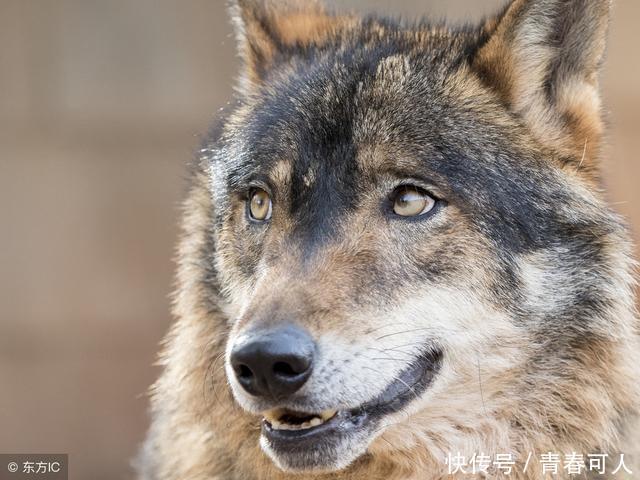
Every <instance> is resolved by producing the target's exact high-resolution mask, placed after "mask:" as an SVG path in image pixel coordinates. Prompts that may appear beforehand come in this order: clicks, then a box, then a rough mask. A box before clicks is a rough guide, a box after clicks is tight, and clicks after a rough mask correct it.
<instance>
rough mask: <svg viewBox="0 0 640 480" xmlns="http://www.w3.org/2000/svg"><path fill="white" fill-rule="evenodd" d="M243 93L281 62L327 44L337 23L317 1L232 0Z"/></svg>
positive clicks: (232, 15) (259, 82) (260, 81)
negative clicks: (303, 51)
mask: <svg viewBox="0 0 640 480" xmlns="http://www.w3.org/2000/svg"><path fill="white" fill-rule="evenodd" d="M230 10H231V18H232V20H233V23H234V24H235V30H236V37H237V39H238V45H239V50H240V56H241V57H242V60H243V62H244V71H243V78H242V83H243V91H251V89H252V88H253V87H255V86H257V85H260V84H261V83H262V81H263V80H264V77H265V76H266V75H267V73H268V72H269V70H270V69H272V68H273V67H274V66H275V65H276V64H277V63H278V61H281V60H286V59H287V58H288V57H290V56H292V55H294V54H295V52H296V50H300V49H304V48H305V47H308V46H310V45H319V44H322V43H323V42H325V41H326V40H327V39H328V38H329V36H330V34H331V32H332V31H333V30H334V29H335V28H336V26H337V24H338V17H335V16H333V15H329V14H327V13H326V12H325V11H324V9H323V7H322V5H320V3H319V2H318V1H316V0H232V1H231V8H230Z"/></svg>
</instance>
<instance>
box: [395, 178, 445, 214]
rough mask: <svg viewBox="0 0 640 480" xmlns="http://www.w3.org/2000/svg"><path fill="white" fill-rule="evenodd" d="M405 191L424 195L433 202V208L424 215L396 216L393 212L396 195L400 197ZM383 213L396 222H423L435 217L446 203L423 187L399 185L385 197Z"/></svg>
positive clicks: (406, 184)
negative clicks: (414, 191)
mask: <svg viewBox="0 0 640 480" xmlns="http://www.w3.org/2000/svg"><path fill="white" fill-rule="evenodd" d="M406 190H416V191H418V192H420V193H422V194H424V195H427V196H429V197H431V198H432V199H433V201H434V205H433V208H432V209H431V210H429V211H428V212H426V213H423V214H421V215H413V216H404V215H398V214H397V213H396V212H395V211H394V208H393V207H394V204H395V201H396V199H397V198H398V195H400V194H401V193H402V192H404V191H406ZM385 203H386V205H385V211H386V213H387V215H388V216H389V217H391V218H393V219H394V220H398V221H402V222H422V221H424V220H427V219H429V218H431V217H432V216H433V215H435V214H436V213H437V212H439V211H440V210H441V209H442V207H443V206H445V205H446V202H445V201H444V200H442V199H441V198H439V197H438V196H436V195H434V194H433V193H431V192H430V191H429V190H428V189H426V188H425V187H422V186H420V185H416V184H414V183H401V184H400V185H397V186H396V187H395V188H394V189H393V190H391V192H390V193H389V195H388V197H387V201H386V202H385Z"/></svg>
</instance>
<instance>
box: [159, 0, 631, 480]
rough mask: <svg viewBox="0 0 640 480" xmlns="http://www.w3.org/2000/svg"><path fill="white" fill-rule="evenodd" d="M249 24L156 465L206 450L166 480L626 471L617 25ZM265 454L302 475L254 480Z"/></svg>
mask: <svg viewBox="0 0 640 480" xmlns="http://www.w3.org/2000/svg"><path fill="white" fill-rule="evenodd" d="M232 12H233V18H234V20H235V23H236V26H237V32H238V38H239V43H240V50H241V53H242V55H243V58H244V60H245V67H244V70H243V74H242V79H241V82H240V83H241V86H240V88H239V91H238V103H237V106H236V107H235V108H234V110H233V111H232V112H231V113H230V114H229V115H228V118H227V119H226V120H225V123H224V126H223V128H222V132H221V134H220V135H219V136H218V137H217V138H216V139H215V140H212V141H211V142H210V143H209V144H207V145H206V147H205V148H204V149H203V155H202V158H201V160H200V161H199V162H198V164H197V166H196V170H195V174H194V184H193V187H192V190H191V194H190V196H189V199H188V201H187V206H186V216H185V240H184V241H183V243H182V246H181V250H180V252H181V267H180V271H179V292H178V297H177V302H176V304H177V308H176V313H177V314H178V316H179V322H178V323H177V324H176V327H175V329H174V331H173V333H172V334H171V336H170V339H169V343H168V347H167V351H166V353H165V357H164V358H165V362H166V364H167V371H166V373H165V375H164V376H163V378H162V379H161V380H160V381H159V382H158V384H157V385H156V390H155V399H154V409H155V410H154V411H155V415H156V419H157V420H156V421H155V423H154V428H153V429H152V434H151V435H150V440H149V441H148V445H147V451H148V454H149V456H152V457H153V456H159V455H158V451H160V450H162V445H163V442H162V440H161V439H162V438H163V437H164V436H165V435H168V431H169V430H170V428H171V427H169V425H171V426H172V428H173V432H174V433H173V444H174V445H176V444H177V445H182V447H183V448H185V449H189V447H188V445H189V444H191V445H195V444H198V447H197V449H196V452H194V451H193V450H192V451H191V453H190V454H189V455H188V456H187V457H188V460H187V458H183V459H182V466H180V465H181V462H180V461H176V460H174V461H173V463H172V464H171V467H165V469H164V470H163V469H162V468H163V467H161V466H156V467H155V468H156V469H157V471H156V474H155V475H157V477H158V478H174V476H173V475H175V476H176V477H180V478H183V476H184V472H187V471H190V472H193V471H198V472H202V478H205V476H206V475H211V474H213V473H215V472H216V471H219V472H222V471H224V472H227V475H230V474H229V473H228V472H236V473H235V475H236V476H237V478H280V477H277V476H278V475H281V474H279V473H278V471H279V470H281V471H286V472H297V473H300V472H310V473H311V472H313V473H318V472H328V471H336V470H341V469H345V468H347V467H350V468H349V469H348V470H347V471H348V472H351V473H350V474H352V475H354V476H353V478H374V477H372V476H367V475H371V472H372V471H373V470H372V469H376V468H377V469H378V470H380V468H381V467H380V465H381V464H382V463H385V465H387V467H388V466H389V465H400V464H401V463H402V461H401V460H397V458H398V457H402V456H405V457H408V458H409V459H410V460H411V462H404V464H403V466H402V468H404V469H405V470H404V474H403V475H404V476H403V477H401V478H409V475H408V474H407V471H408V470H416V469H417V470H419V471H418V472H414V473H416V474H420V475H421V476H420V478H430V477H429V475H431V476H432V477H433V478H436V477H437V475H438V474H439V473H438V472H441V470H442V466H443V465H442V462H443V459H444V458H445V457H446V455H447V453H448V452H463V453H466V454H468V455H469V456H471V454H473V453H481V452H483V453H491V452H494V453H495V452H500V451H503V452H516V453H521V452H526V451H528V450H531V449H540V450H543V449H545V450H544V451H549V450H552V451H553V450H554V449H556V450H560V451H563V450H562V449H573V450H572V451H584V453H590V452H591V451H593V450H594V449H607V448H614V449H622V450H624V448H625V445H624V444H623V443H620V442H624V440H623V434H622V433H621V430H620V425H623V424H628V423H629V422H630V421H631V420H630V419H632V418H635V415H636V414H637V410H636V408H637V400H638V394H637V390H635V389H636V388H637V387H636V386H635V385H634V384H633V382H632V381H631V379H632V377H633V375H634V374H635V375H637V373H638V372H637V367H636V365H637V364H638V363H637V361H638V352H639V349H638V322H637V320H636V318H635V316H634V309H633V294H632V280H631V276H630V264H631V261H630V260H629V257H628V253H629V242H628V239H627V234H626V232H625V230H624V228H623V226H622V225H621V222H620V221H619V219H618V218H617V217H616V216H615V215H614V214H613V213H611V211H610V210H609V209H608V208H607V206H606V205H605V204H604V202H603V200H602V198H601V194H600V191H599V188H598V185H599V179H598V175H597V158H598V151H599V145H600V136H601V120H600V114H599V103H598V94H597V73H598V67H599V64H600V62H601V59H602V55H603V50H604V37H605V32H606V25H607V18H608V2H607V1H604V0H602V1H600V0H599V1H586V0H572V1H568V2H567V1H560V0H516V1H514V2H513V3H511V4H510V5H509V6H508V7H507V8H506V9H505V11H504V12H502V13H501V14H500V15H498V16H497V17H495V18H493V19H491V20H490V21H487V22H485V23H484V24H482V25H481V26H479V27H477V28H464V29H451V28H447V27H445V26H444V25H431V24H427V23H417V24H409V23H404V22H399V21H392V20H388V19H377V18H373V17H368V18H358V17H355V16H338V15H333V14H328V13H326V12H325V11H324V10H323V9H322V8H321V7H320V6H318V5H317V4H316V3H312V2H307V1H303V0H300V1H293V2H275V1H273V2H270V1H259V0H239V1H238V2H237V3H235V4H234V6H233V7H232ZM217 357H219V358H220V359H221V361H222V362H223V363H224V367H223V370H224V372H225V373H226V380H225V378H224V376H223V374H222V373H221V372H222V368H218V369H217V370H218V371H217V372H212V369H211V368H210V366H211V361H212V360H213V359H214V358H217ZM178 379H181V380H178ZM172 382H174V383H173V385H174V386H175V385H181V387H180V388H179V389H178V390H179V391H171V392H168V390H170V389H171V387H170V385H171V384H172ZM176 382H179V383H176ZM227 382H228V384H229V386H230V389H231V391H232V394H233V399H232V398H230V397H229V396H224V394H223V397H222V398H221V397H219V395H220V392H219V390H220V389H223V390H224V383H227ZM203 385H205V387H204V388H205V391H206V390H207V389H209V388H212V389H213V390H215V392H216V399H215V400H212V401H211V402H212V403H207V402H204V403H205V404H206V405H203V400H202V399H198V398H199V397H198V394H197V393H196V392H198V393H202V390H203ZM210 385H213V387H210ZM186 405H189V406H190V407H189V408H186ZM236 405H239V407H240V408H238V407H237V406H236ZM189 411H190V412H191V413H189ZM207 411H213V412H214V416H215V415H216V414H217V415H219V416H227V417H228V418H226V419H225V420H228V419H229V418H232V419H235V420H234V422H235V425H233V426H231V425H230V422H227V423H225V422H224V421H223V419H222V418H218V419H217V420H216V419H211V418H210V414H207V413H206V412H207ZM216 412H217V413H216ZM191 415H193V416H191ZM203 418H205V419H206V420H203ZM587 418H588V422H587V421H586V419H587ZM625 422H626V423H625ZM223 424H224V425H225V426H224V427H223V426H222V425H223ZM189 425H190V427H191V430H190V433H189V434H188V435H186V434H184V433H183V434H180V433H175V432H176V431H178V432H183V431H184V430H185V427H187V426H189ZM196 425H197V427H196ZM194 432H200V433H194ZM176 435H177V437H178V438H176ZM198 438H199V439H200V440H198ZM258 443H259V444H260V446H261V448H262V450H263V451H264V452H265V453H266V454H267V456H268V457H269V458H270V459H271V460H272V462H273V463H274V464H275V465H276V466H277V470H273V469H270V467H268V466H266V464H264V463H260V460H256V459H252V460H251V461H249V462H246V460H247V458H249V456H250V455H254V454H255V448H256V445H257V444H258ZM203 445H204V446H203ZM629 445H630V444H629ZM194 448H195V447H194ZM501 449H502V450H501ZM234 452H235V453H234ZM248 452H251V453H248ZM398 452H400V454H398ZM408 452H409V453H408ZM236 453H237V455H238V459H240V458H242V459H244V461H245V462H246V463H244V464H242V465H240V463H242V462H241V461H240V460H238V459H237V460H236V461H234V459H233V456H234V454H236ZM394 455H395V456H396V460H395V461H394V460H393V458H394ZM212 457H216V458H219V459H220V460H219V462H218V464H219V465H218V466H216V465H212V464H211V462H212V460H211V458H212ZM205 458H209V460H207V461H205V460H204V459H205ZM525 458H526V454H525ZM381 459H384V461H383V460H381ZM356 461H357V462H356ZM354 462H355V463H354ZM376 462H377V463H376ZM257 464H260V465H261V466H260V468H258V467H257V466H256V465H257ZM187 465H188V466H189V468H190V469H191V470H189V469H187ZM375 465H377V466H375ZM409 465H411V466H409ZM194 468H195V469H196V470H193V469H194ZM388 468H392V467H388ZM393 468H395V467H393ZM398 468H400V467H398ZM158 472H165V473H164V474H162V473H158ZM176 472H183V473H182V474H181V475H182V476H181V475H178V474H177V473H176ZM239 472H242V473H239ZM366 472H368V474H367V473H366ZM359 474H361V475H362V476H361V477H359V476H357V475H359ZM345 475H346V473H345ZM534 475H535V472H534ZM190 478H191V477H190ZM198 478H200V477H198ZM206 478H209V477H206ZM224 478H229V477H224ZM233 478H236V477H233ZM283 478H284V477H283ZM345 478H346V477H345ZM531 478H535V476H534V477H531Z"/></svg>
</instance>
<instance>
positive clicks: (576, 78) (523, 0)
mask: <svg viewBox="0 0 640 480" xmlns="http://www.w3.org/2000/svg"><path fill="white" fill-rule="evenodd" d="M609 8H610V0H514V1H513V2H512V3H511V4H510V5H509V6H508V7H507V8H506V10H505V11H504V13H503V14H502V15H500V16H498V17H497V18H496V19H493V20H490V21H489V22H487V23H486V25H485V32H486V35H487V41H486V43H484V44H483V45H482V47H481V48H480V50H479V51H478V53H477V54H476V56H475V58H474V68H475V69H476V71H477V72H479V74H480V76H481V77H482V79H483V80H484V81H485V82H486V83H488V84H490V85H491V86H492V87H493V88H494V89H495V90H496V91H497V92H498V94H499V95H500V96H501V97H502V99H503V100H504V102H505V103H506V104H507V105H508V106H509V107H510V108H511V109H512V111H514V112H515V113H516V114H518V115H520V117H521V118H522V119H523V120H524V122H525V123H526V124H527V125H528V126H529V128H531V130H532V131H533V133H534V135H535V136H536V137H537V138H538V139H539V140H540V141H541V142H543V143H544V144H546V145H548V146H550V147H552V148H554V149H555V150H556V151H558V152H559V153H560V155H561V156H562V157H564V158H565V159H567V160H566V161H568V162H569V163H573V162H576V165H578V164H579V165H580V168H581V169H587V170H594V169H595V167H596V165H595V163H596V159H597V156H598V150H599V144H600V139H601V136H602V119H601V114H600V97H599V92H598V73H599V69H600V64H601V62H602V58H603V55H604V51H605V41H606V35H607V29H608V23H609Z"/></svg>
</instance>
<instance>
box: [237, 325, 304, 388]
mask: <svg viewBox="0 0 640 480" xmlns="http://www.w3.org/2000/svg"><path fill="white" fill-rule="evenodd" d="M315 350H316V344H315V342H314V341H313V338H311V335H310V334H309V333H308V332H307V331H305V330H303V329H302V328H300V327H298V326H295V325H290V324H287V325H280V326H278V327H275V328H271V329H268V330H259V331H254V332H250V333H248V334H246V335H243V336H242V338H241V340H240V341H239V342H237V343H236V345H234V346H233V348H232V350H231V356H230V362H231V366H232V368H233V372H234V374H235V376H236V378H237V380H238V383H240V385H241V386H242V388H244V389H245V390H246V391H247V392H248V393H250V394H251V395H255V396H260V397H265V396H270V397H273V398H277V399H282V398H283V397H287V396H289V395H292V394H293V393H295V392H297V391H298V390H299V389H300V388H301V387H302V386H303V385H304V384H305V382H306V381H307V380H308V378H309V376H310V375H311V370H312V368H313V359H314V354H315Z"/></svg>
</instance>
